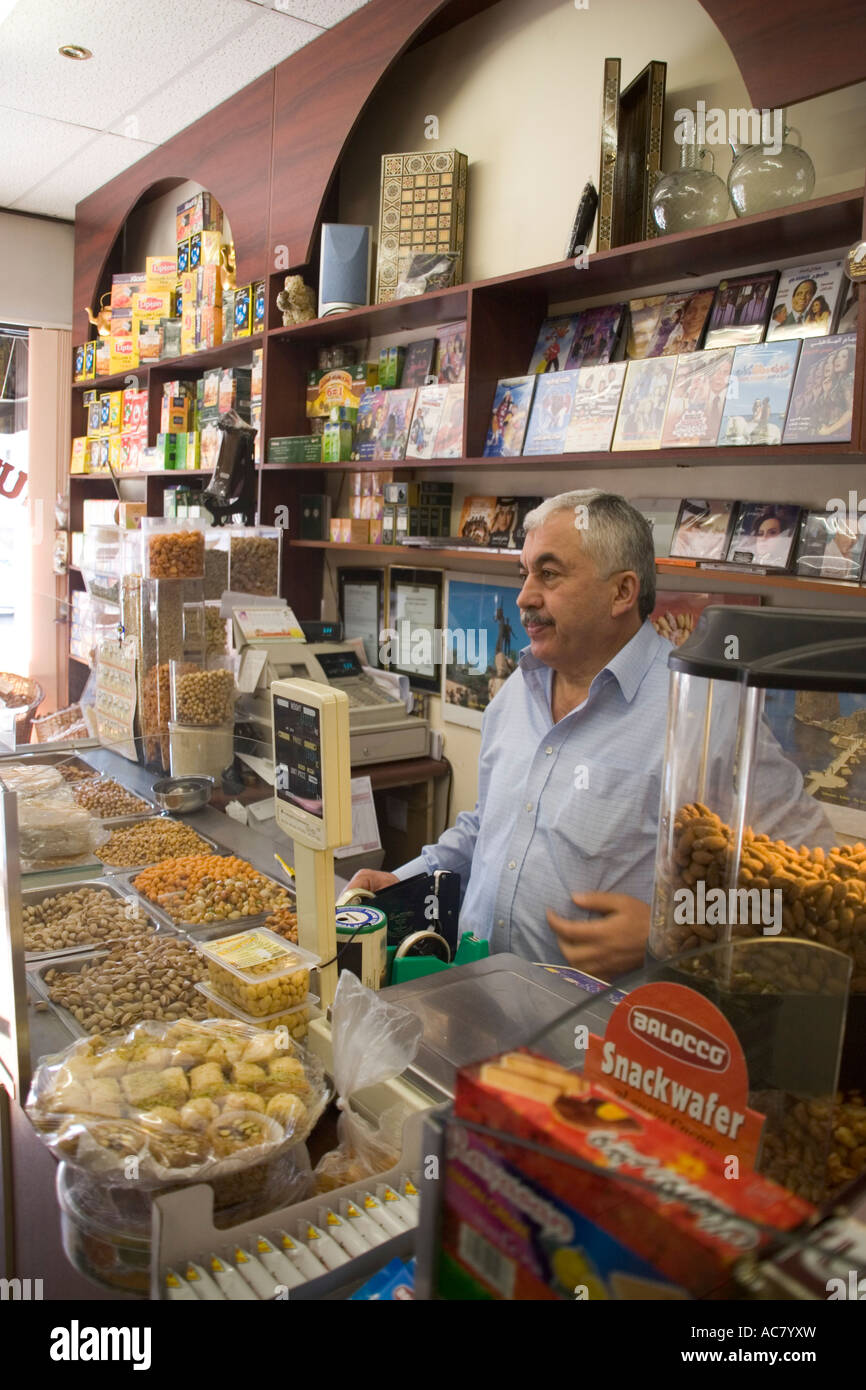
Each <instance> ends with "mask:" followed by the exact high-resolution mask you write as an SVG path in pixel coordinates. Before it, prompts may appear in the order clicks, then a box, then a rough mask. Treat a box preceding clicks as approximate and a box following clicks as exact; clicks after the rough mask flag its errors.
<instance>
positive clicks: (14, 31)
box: [0, 0, 367, 217]
mask: <svg viewBox="0 0 866 1390" xmlns="http://www.w3.org/2000/svg"><path fill="white" fill-rule="evenodd" d="M365 3H367V0H183V6H182V22H181V21H180V18H179V13H180V11H181V7H179V6H178V4H177V0H137V2H136V4H134V5H128V4H125V5H112V4H106V3H105V0H18V3H17V5H16V6H15V8H14V9H13V10H12V12H11V14H10V15H9V17H8V18H7V19H6V20H5V21H3V22H2V23H0V121H2V130H3V160H2V162H0V205H4V204H5V205H6V206H8V207H15V208H16V209H18V210H22V211H30V212H41V213H45V214H48V215H51V216H56V217H71V216H72V215H73V213H74V207H75V204H76V203H77V202H79V201H80V200H81V199H82V198H85V197H87V195H88V194H89V193H92V192H93V191H94V189H96V188H98V187H100V186H101V185H102V184H103V183H105V182H106V181H107V180H108V179H111V178H114V177H115V176H116V175H117V174H119V173H120V172H121V171H122V170H123V169H125V168H127V167H128V166H129V165H130V164H133V163H134V162H135V161H136V160H137V159H140V158H141V157H142V155H144V154H146V153H147V152H148V150H149V149H151V148H152V147H153V146H154V145H157V144H161V143H162V142H163V141H165V140H167V139H169V138H170V137H171V136H172V135H174V134H176V133H177V132H178V131H179V130H182V129H183V128H184V127H185V126H187V125H189V124H191V123H192V122H193V121H196V120H198V119H200V118H201V117H202V116H204V115H206V113H207V112H208V111H210V110H212V109H213V107H214V106H217V105H218V104H219V103H220V102H222V101H225V100H226V99H227V98H228V97H230V96H232V95H233V94H234V93H235V92H237V91H239V90H240V89H241V88H242V87H244V86H246V85H247V83H249V82H252V81H254V80H255V79H256V78H257V77H259V76H261V75H262V73H264V72H266V71H268V69H269V68H271V67H273V66H274V65H275V64H277V63H280V62H282V61H283V59H285V58H287V57H289V56H290V54H292V53H295V52H297V51H298V50H299V49H300V48H302V47H304V45H305V44H307V43H309V42H311V41H312V40H313V39H315V38H317V37H318V36H319V34H321V33H322V32H323V30H324V29H326V28H328V27H330V26H332V25H334V24H337V23H339V22H340V20H341V19H343V18H345V17H346V15H348V14H351V13H352V12H353V11H355V10H357V9H359V8H361V7H362V6H363V4H365ZM66 43H75V44H81V45H82V46H83V47H86V48H89V49H91V50H92V52H93V58H92V59H90V60H89V61H87V62H83V63H76V62H71V61H70V60H69V59H67V58H63V57H61V56H60V55H59V54H58V52H57V49H58V48H59V46H60V45H61V44H66ZM101 132H105V134H104V136H103V135H102V134H101Z"/></svg>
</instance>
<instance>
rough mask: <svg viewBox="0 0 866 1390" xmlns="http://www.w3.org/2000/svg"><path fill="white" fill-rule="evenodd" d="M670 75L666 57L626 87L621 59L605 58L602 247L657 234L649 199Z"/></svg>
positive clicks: (655, 175)
mask: <svg viewBox="0 0 866 1390" xmlns="http://www.w3.org/2000/svg"><path fill="white" fill-rule="evenodd" d="M666 78H667V64H666V63H658V62H653V63H648V64H647V66H646V67H645V68H644V70H643V72H640V73H638V75H637V77H636V78H635V79H634V81H633V82H631V83H629V85H628V86H627V87H625V88H623V87H622V86H621V63H620V59H619V58H606V59H605V63H604V87H603V95H602V112H601V167H600V172H599V194H600V204H599V222H598V243H597V248H596V249H597V250H599V251H607V250H609V249H610V248H611V247H612V246H624V245H625V244H626V243H627V242H632V241H646V240H648V239H649V238H650V237H654V236H658V228H657V227H656V225H655V223H654V221H653V218H652V211H651V207H650V200H651V198H652V192H653V188H654V186H655V181H656V179H657V178H658V176H659V172H660V169H661V147H662V126H663V121H664V104H665V82H666Z"/></svg>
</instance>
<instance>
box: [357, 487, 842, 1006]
mask: <svg viewBox="0 0 866 1390" xmlns="http://www.w3.org/2000/svg"><path fill="white" fill-rule="evenodd" d="M524 525H525V528H526V541H525V544H524V546H523V552H522V555H521V578H522V580H523V587H522V589H521V591H520V594H519V595H518V598H517V603H518V606H519V608H520V612H521V618H522V621H523V625H524V627H525V629H526V632H527V635H528V637H529V646H528V648H524V650H523V651H522V652H521V653H520V659H519V665H518V669H517V670H516V671H515V672H514V673H513V674H512V675H511V676H510V677H509V678H508V680H506V681H505V682H504V683H503V685H502V688H501V689H500V690H499V692H498V693H497V694H496V697H495V699H494V700H492V701H491V703H490V705H489V706H488V708H487V710H486V711H485V714H484V720H483V724H482V733H481V755H480V760H479V768H478V801H477V804H476V807H475V810H474V811H471V812H468V811H462V812H461V813H460V814H459V815H458V817H457V819H456V821H455V824H454V826H453V827H452V828H451V829H449V830H446V831H445V832H444V834H443V835H441V836H440V838H439V840H438V841H437V843H436V844H435V845H427V846H425V848H424V849H423V850H422V852H421V854H420V856H419V857H418V858H417V859H413V860H412V861H411V862H410V863H408V864H404V865H402V867H401V868H400V869H398V870H397V873H396V874H391V873H384V872H381V871H378V870H369V869H362V870H361V871H360V872H359V873H357V874H356V875H355V877H354V878H353V879H352V886H353V887H362V888H369V889H372V890H373V891H377V890H378V889H380V888H384V887H385V886H386V885H387V884H390V883H395V882H397V881H398V880H399V879H405V878H411V877H412V875H414V874H418V873H432V872H433V871H434V870H436V869H450V870H454V871H456V872H458V873H459V874H460V875H461V878H462V883H463V885H464V887H465V893H464V897H463V903H462V907H461V912H460V930H461V931H470V930H471V931H474V932H475V934H476V935H477V936H479V937H485V938H489V940H490V949H491V951H512V952H514V953H515V954H516V955H519V956H522V957H524V958H526V959H528V960H533V961H545V962H560V963H561V962H562V961H563V960H564V961H565V962H567V963H568V964H569V965H573V966H576V967H578V968H579V969H581V970H585V971H587V972H588V973H589V974H591V975H597V976H599V977H600V978H601V979H606V980H610V979H612V978H614V977H615V976H617V975H620V974H623V973H624V972H626V971H628V970H631V969H633V968H634V967H636V966H638V965H640V963H641V962H642V960H643V957H644V950H645V946H646V940H647V935H648V931H649V916H650V912H649V904H650V901H651V899H652V887H653V873H654V866H655V850H656V835H657V828H658V812H659V800H660V793H661V775H662V762H663V755H664V741H665V728H666V722H667V710H668V665H667V659H668V655H669V653H670V650H671V649H670V645H669V643H668V642H667V641H666V640H665V639H664V638H662V637H660V636H659V635H658V633H657V632H656V631H655V629H654V628H653V626H652V623H651V622H650V621H649V614H650V613H651V612H652V610H653V607H654V604H655V555H654V550H653V541H652V533H651V530H650V527H649V524H648V523H647V521H646V519H645V518H644V517H643V516H642V515H641V513H640V512H638V511H637V510H636V509H635V508H634V507H632V506H631V505H630V504H629V503H628V502H627V501H626V500H625V498H623V497H619V496H617V495H615V494H613V493H605V492H600V491H586V492H567V493H561V494H560V495H559V496H558V497H552V498H549V499H548V500H547V501H546V502H543V503H542V504H541V506H540V507H537V508H536V509H535V510H534V511H532V512H530V513H529V514H528V515H527V517H526V520H525V522H524ZM735 690H736V687H732V690H731V693H732V695H733V693H734V691H735ZM731 732H732V730H731ZM727 746H728V747H729V746H730V745H729V744H727ZM769 762H770V766H769V767H768V768H764V769H763V770H762V771H763V774H764V781H763V786H764V787H765V788H766V789H767V790H766V795H765V796H764V798H763V799H764V801H765V803H766V814H765V816H764V819H763V820H762V826H761V828H762V829H767V830H770V829H772V830H773V832H774V834H776V835H781V834H784V833H785V824H786V813H787V811H788V810H789V809H790V808H791V807H792V803H793V804H794V807H795V815H794V820H795V822H796V828H795V829H794V827H792V830H791V832H789V833H795V834H796V835H797V836H798V838H796V839H795V843H798V844H799V843H800V840H802V839H807V838H808V839H809V842H810V843H816V842H818V841H821V842H823V843H824V844H825V846H827V845H829V844H830V843H831V840H832V834H831V832H830V831H829V826H828V825H827V822H826V821H825V819H824V816H823V813H822V812H821V810H820V808H819V807H818V806H817V804H816V803H814V802H812V801H811V799H810V798H805V797H803V796H802V778H801V777H800V774H799V772H798V771H797V770H796V768H795V767H794V766H793V765H792V764H790V763H788V762H787V761H786V760H785V759H783V758H782V757H781V756H772V754H771V756H770V759H769ZM756 782H757V777H756ZM575 907H577V909H578V911H579V916H577V917H575V914H574V908H575Z"/></svg>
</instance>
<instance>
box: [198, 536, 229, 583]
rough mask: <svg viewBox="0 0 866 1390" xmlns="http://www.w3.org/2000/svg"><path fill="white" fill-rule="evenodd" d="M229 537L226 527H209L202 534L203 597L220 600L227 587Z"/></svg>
mask: <svg viewBox="0 0 866 1390" xmlns="http://www.w3.org/2000/svg"><path fill="white" fill-rule="evenodd" d="M229 535H230V530H229V528H228V527H226V526H209V527H208V528H207V530H206V531H205V534H204V596H205V598H206V599H209V600H212V599H218V598H222V596H223V594H224V593H225V591H226V589H227V588H228V587H229Z"/></svg>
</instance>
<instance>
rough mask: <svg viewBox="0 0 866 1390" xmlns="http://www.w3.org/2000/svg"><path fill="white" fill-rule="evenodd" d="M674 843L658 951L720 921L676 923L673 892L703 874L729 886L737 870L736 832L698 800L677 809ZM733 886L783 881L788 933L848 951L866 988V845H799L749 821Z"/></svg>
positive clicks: (696, 939)
mask: <svg viewBox="0 0 866 1390" xmlns="http://www.w3.org/2000/svg"><path fill="white" fill-rule="evenodd" d="M672 851H673V853H672V862H671V866H670V873H669V874H668V877H667V879H666V881H665V882H664V884H663V885H662V886H661V889H660V891H659V893H658V895H657V901H656V906H655V922H654V926H653V940H652V941H651V949H652V950H653V953H654V954H655V955H657V956H661V957H668V956H672V955H677V954H679V952H681V951H690V950H694V949H696V948H697V947H699V946H700V945H701V943H702V942H715V941H716V940H717V939H719V937H720V933H719V928H718V927H716V926H714V925H713V924H711V923H694V924H679V923H677V922H676V921H675V919H674V903H675V898H674V894H675V892H676V890H677V889H679V888H690V889H693V888H695V886H696V885H697V884H698V882H699V881H701V880H703V882H704V883H705V884H706V887H707V888H708V889H709V888H720V887H721V888H727V886H728V884H729V882H730V875H731V874H732V873H733V870H734V864H733V861H732V856H733V854H734V834H733V831H732V829H731V827H730V826H729V825H727V824H726V823H725V822H724V821H723V820H722V819H721V818H720V817H719V816H718V815H716V813H715V812H714V811H711V810H710V809H709V807H707V806H704V805H703V804H701V803H700V802H693V803H691V804H689V805H686V806H682V807H681V808H680V809H679V810H678V811H677V814H676V817H675V819H674V829H673V840H672ZM736 887H737V888H738V889H758V890H759V891H761V890H765V889H768V890H771V891H774V890H776V889H778V890H779V891H780V892H781V895H782V931H783V934H784V935H785V936H791V937H795V938H797V939H799V940H804V941H816V942H818V943H819V944H820V945H822V946H830V947H832V948H834V949H835V950H837V951H843V952H845V954H846V955H849V956H850V957H851V959H852V961H853V964H854V973H853V976H852V979H851V991H852V993H855V994H857V993H864V992H866V845H863V844H856V845H842V846H841V847H839V848H835V849H830V850H827V851H825V850H823V849H821V848H816V849H809V848H808V846H806V845H801V846H800V848H799V849H795V848H794V847H793V845H789V844H787V843H786V841H784V840H771V839H770V837H769V835H763V834H762V835H758V834H756V833H755V832H754V830H752V829H751V827H749V826H747V827H746V830H745V833H744V836H743V847H742V853H741V856H740V861H739V865H738V867H737V882H736ZM759 934H760V933H759V932H758V931H756V929H755V927H754V926H752V925H751V924H748V923H741V924H738V925H736V926H734V927H733V929H732V935H733V936H734V937H750V936H755V935H759ZM723 937H724V929H723V930H722V939H723ZM739 983H740V986H741V987H745V986H746V985H747V982H746V981H740V982H739ZM786 983H788V984H789V985H791V981H787V982H786ZM792 987H793V986H792Z"/></svg>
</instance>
